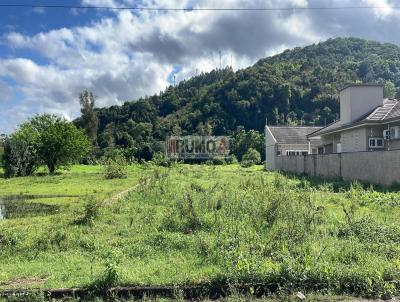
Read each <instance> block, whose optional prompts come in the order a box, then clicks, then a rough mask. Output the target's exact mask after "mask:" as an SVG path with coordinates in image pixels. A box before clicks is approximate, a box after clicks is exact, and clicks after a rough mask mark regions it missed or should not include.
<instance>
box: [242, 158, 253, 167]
mask: <svg viewBox="0 0 400 302" xmlns="http://www.w3.org/2000/svg"><path fill="white" fill-rule="evenodd" d="M240 165H241V166H242V167H243V168H249V167H251V166H253V165H254V163H253V162H252V161H249V160H243V161H242V162H241V163H240Z"/></svg>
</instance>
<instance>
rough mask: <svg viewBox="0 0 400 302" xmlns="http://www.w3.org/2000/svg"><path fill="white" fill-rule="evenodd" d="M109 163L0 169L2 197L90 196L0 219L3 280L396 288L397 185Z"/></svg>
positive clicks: (366, 291) (376, 291)
mask: <svg viewBox="0 0 400 302" xmlns="http://www.w3.org/2000/svg"><path fill="white" fill-rule="evenodd" d="M100 172H101V170H100V168H99V167H74V168H73V169H72V170H71V171H69V172H65V173H63V174H61V175H58V176H53V177H51V176H39V177H28V178H20V179H11V180H4V179H0V194H1V195H7V194H20V193H24V194H61V195H63V194H78V195H81V196H79V197H66V198H65V197H64V198H45V199H35V200H33V201H31V202H33V203H34V202H40V203H48V204H51V205H57V206H58V207H59V208H58V212H56V213H52V214H51V215H43V216H34V217H22V218H17V219H5V220H0V284H1V287H3V288H10V287H14V286H15V287H20V286H33V287H45V288H49V287H74V286H89V285H93V284H98V285H111V284H119V285H128V284H129V285H135V284H145V285H154V284H157V285H160V284H193V283H225V284H226V283H247V282H253V283H264V284H269V285H270V286H271V288H274V287H278V288H280V289H298V288H300V289H307V290H325V291H329V292H331V293H335V294H351V295H362V296H391V295H393V294H399V289H400V284H399V282H400V224H399V220H400V194H399V193H396V192H377V191H374V190H373V189H372V188H367V189H364V188H362V187H361V186H360V185H357V184H355V185H352V186H349V185H346V184H343V183H338V182H326V183H323V182H312V181H309V180H301V179H299V178H292V177H288V176H282V175H280V174H277V173H270V172H265V171H263V170H262V167H255V168H250V169H244V168H241V167H239V166H236V165H228V166H206V165H198V166H189V165H178V166H175V167H173V168H163V167H155V166H133V167H131V168H130V172H129V177H128V178H127V179H123V180H105V179H103V177H102V175H101V173H100ZM132 186H136V187H135V188H136V189H135V190H133V191H131V192H130V193H129V194H128V195H126V196H125V197H124V198H122V199H121V200H112V201H110V200H109V197H110V196H112V195H113V194H115V193H116V192H118V191H123V190H125V189H127V188H129V187H132ZM102 200H106V201H105V202H100V201H102Z"/></svg>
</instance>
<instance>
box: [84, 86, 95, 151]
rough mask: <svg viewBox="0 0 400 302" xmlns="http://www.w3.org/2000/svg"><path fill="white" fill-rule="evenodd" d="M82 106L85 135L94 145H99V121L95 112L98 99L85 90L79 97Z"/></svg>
mask: <svg viewBox="0 0 400 302" xmlns="http://www.w3.org/2000/svg"><path fill="white" fill-rule="evenodd" d="M79 103H80V104H81V113H82V123H83V127H84V129H85V133H86V135H87V136H88V138H89V140H90V141H91V142H92V144H93V145H96V144H97V128H98V124H99V119H98V118H97V113H96V111H95V105H96V97H95V96H94V94H93V93H92V92H90V91H87V90H84V91H82V92H81V94H80V95H79Z"/></svg>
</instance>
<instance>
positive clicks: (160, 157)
mask: <svg viewBox="0 0 400 302" xmlns="http://www.w3.org/2000/svg"><path fill="white" fill-rule="evenodd" d="M153 163H154V164H155V165H157V166H161V167H171V166H173V165H174V164H175V163H176V160H173V159H171V158H168V157H166V156H165V153H163V152H157V153H155V154H154V156H153Z"/></svg>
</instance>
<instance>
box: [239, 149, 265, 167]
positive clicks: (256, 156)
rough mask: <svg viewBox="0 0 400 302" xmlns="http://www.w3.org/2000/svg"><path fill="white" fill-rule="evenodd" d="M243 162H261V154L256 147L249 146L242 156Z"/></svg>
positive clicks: (255, 163)
mask: <svg viewBox="0 0 400 302" xmlns="http://www.w3.org/2000/svg"><path fill="white" fill-rule="evenodd" d="M242 161H243V162H250V163H252V164H254V165H257V164H259V163H260V162H261V155H260V152H258V151H257V150H256V149H253V148H249V149H248V150H247V152H246V153H245V154H244V155H243V157H242Z"/></svg>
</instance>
